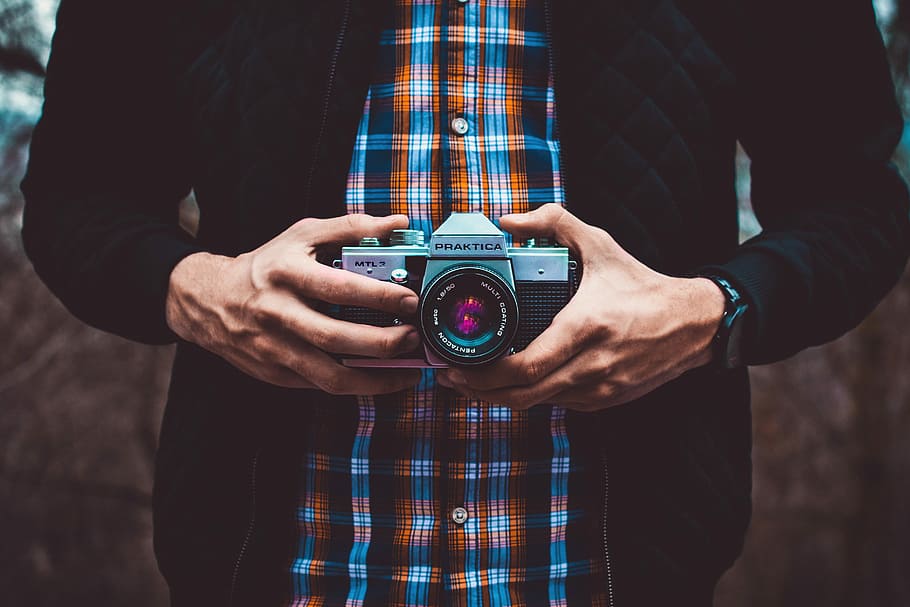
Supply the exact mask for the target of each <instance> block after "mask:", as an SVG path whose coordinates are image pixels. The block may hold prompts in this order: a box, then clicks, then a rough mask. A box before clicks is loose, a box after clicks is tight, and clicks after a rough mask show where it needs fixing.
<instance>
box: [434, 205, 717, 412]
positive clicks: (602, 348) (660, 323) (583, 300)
mask: <svg viewBox="0 0 910 607" xmlns="http://www.w3.org/2000/svg"><path fill="white" fill-rule="evenodd" d="M500 227H501V228H502V229H503V230H505V231H507V232H510V233H512V234H513V235H514V236H515V238H529V237H532V236H549V237H552V238H555V240H556V241H557V242H559V243H560V244H562V245H564V246H567V247H568V248H569V249H570V250H571V251H572V253H573V254H574V255H575V256H576V257H577V258H578V259H579V260H580V262H581V264H582V280H581V284H580V286H579V289H578V292H577V293H576V294H575V296H574V297H573V298H572V299H571V300H570V301H569V303H568V304H567V305H566V307H565V308H563V309H562V310H561V311H560V312H559V314H557V315H556V318H554V319H553V323H552V324H551V325H550V326H549V328H547V329H546V330H545V331H544V332H543V333H541V334H540V335H539V336H538V337H537V338H536V339H535V340H534V341H533V342H531V343H530V344H529V345H528V347H527V348H526V349H524V350H523V351H521V352H518V353H517V354H514V355H512V356H507V357H505V358H502V359H500V360H498V361H496V362H495V363H492V364H490V365H487V366H483V367H479V368H464V367H461V368H457V369H456V368H451V369H445V370H443V371H441V372H440V373H439V375H438V378H439V382H440V383H442V384H443V385H445V386H448V387H451V388H453V389H455V390H457V391H458V392H460V393H461V394H463V395H465V396H469V397H471V398H477V399H480V400H483V401H487V402H491V403H497V404H503V405H507V406H510V407H513V408H516V409H527V408H530V407H532V406H534V405H536V404H539V403H544V402H546V403H553V404H560V405H563V406H566V407H570V408H573V409H579V410H583V411H595V410H598V409H604V408H606V407H611V406H613V405H619V404H622V403H626V402H629V401H631V400H634V399H636V398H639V397H641V396H644V395H645V394H647V393H648V392H650V391H652V390H654V389H655V388H657V387H658V386H661V385H662V384H664V383H666V382H668V381H670V380H672V379H674V378H676V377H678V376H680V375H682V374H683V373H684V372H686V371H688V370H689V369H693V368H695V367H698V366H702V365H705V364H707V363H708V362H710V360H711V347H710V346H711V341H712V339H713V337H714V335H715V333H716V332H717V328H718V325H719V323H720V320H721V318H722V317H723V312H724V296H723V294H722V293H721V290H720V288H718V287H717V285H715V284H714V283H713V282H712V281H711V280H708V279H706V278H676V277H672V276H666V275H664V274H660V273H659V272H655V271H654V270H652V269H650V268H648V267H647V266H645V265H644V264H642V263H641V262H639V261H638V260H637V259H635V258H634V257H632V256H631V255H630V254H629V253H627V252H626V251H625V250H623V249H622V247H620V246H619V245H618V244H617V243H616V241H614V240H613V238H612V237H610V235H609V234H608V233H607V232H605V231H604V230H601V229H600V228H596V227H594V226H590V225H588V224H586V223H584V222H582V221H581V220H580V219H578V218H577V217H575V216H574V215H572V214H571V213H569V212H568V211H566V210H565V209H564V208H563V207H562V206H560V205H557V204H548V205H544V206H542V207H540V208H539V209H537V210H534V211H531V212H530V213H523V214H517V215H504V216H503V217H502V218H500Z"/></svg>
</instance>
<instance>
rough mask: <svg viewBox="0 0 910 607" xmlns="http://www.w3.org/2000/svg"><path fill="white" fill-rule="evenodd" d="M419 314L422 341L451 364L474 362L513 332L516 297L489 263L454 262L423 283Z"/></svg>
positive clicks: (499, 348) (497, 349) (500, 347)
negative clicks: (485, 264) (477, 264)
mask: <svg viewBox="0 0 910 607" xmlns="http://www.w3.org/2000/svg"><path fill="white" fill-rule="evenodd" d="M419 319H420V323H419V324H420V330H421V332H422V333H423V338H424V341H425V342H426V344H427V345H428V346H429V347H430V348H431V349H432V350H433V352H435V353H436V354H437V355H438V356H440V357H441V358H442V359H444V360H445V361H447V362H450V363H452V364H455V365H479V364H482V363H485V362H489V361H491V360H493V359H495V358H498V357H499V356H501V355H502V354H504V353H505V352H506V351H508V349H509V347H510V346H511V344H512V341H513V339H514V337H515V334H516V333H517V332H518V300H517V297H516V295H515V291H514V289H513V288H512V287H511V286H510V285H509V283H508V282H506V281H505V280H504V279H503V278H502V277H501V276H499V275H498V274H496V273H495V272H493V271H491V270H489V269H488V268H484V267H480V266H476V265H469V266H455V267H452V268H449V269H448V270H446V271H444V272H442V273H440V274H439V275H438V276H436V277H435V278H434V279H433V280H432V282H430V284H429V285H427V288H426V289H425V290H424V292H423V293H422V295H421V301H420V314H419Z"/></svg>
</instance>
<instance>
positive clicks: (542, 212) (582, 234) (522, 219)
mask: <svg viewBox="0 0 910 607" xmlns="http://www.w3.org/2000/svg"><path fill="white" fill-rule="evenodd" d="M499 226H500V227H501V228H502V229H503V230H505V231H506V232H509V233H510V234H512V236H513V237H515V238H518V239H523V238H531V237H534V236H547V237H551V238H554V239H555V240H556V241H557V242H559V243H560V244H562V245H564V246H566V247H569V248H570V249H572V250H573V251H578V250H579V249H580V248H581V245H582V243H583V242H584V241H585V239H586V238H589V230H590V229H591V226H589V225H588V224H586V223H584V222H583V221H582V220H580V219H578V218H577V217H575V216H574V215H572V214H571V213H569V212H568V211H567V210H566V209H565V208H564V207H563V206H562V205H560V204H557V203H550V204H545V205H542V206H540V207H538V208H537V209H534V210H533V211H530V212H528V213H516V214H512V215H503V216H502V217H500V218H499Z"/></svg>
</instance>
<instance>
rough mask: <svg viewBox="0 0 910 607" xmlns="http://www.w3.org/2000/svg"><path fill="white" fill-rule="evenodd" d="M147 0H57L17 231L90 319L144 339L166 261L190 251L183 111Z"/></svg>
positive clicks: (163, 292) (165, 40)
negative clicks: (181, 216) (181, 218)
mask: <svg viewBox="0 0 910 607" xmlns="http://www.w3.org/2000/svg"><path fill="white" fill-rule="evenodd" d="M167 13H168V11H167V10H165V9H164V7H163V6H161V5H159V4H158V3H149V2H133V1H124V0H62V2H61V4H60V8H59V11H58V14H57V29H56V32H55V34H54V38H53V42H52V47H51V55H50V59H49V62H48V67H47V77H46V80H45V85H44V106H43V111H42V115H41V117H40V119H39V121H38V124H37V126H36V127H35V130H34V133H33V136H32V142H31V148H30V156H29V163H28V169H27V172H26V176H25V179H24V180H23V182H22V184H21V188H22V191H23V194H24V196H25V211H24V225H23V230H22V236H23V241H24V243H25V249H26V253H27V254H28V256H29V257H30V259H31V260H32V263H33V264H34V267H35V269H36V271H37V272H38V274H39V275H40V276H41V278H42V279H43V280H44V282H45V283H46V284H47V285H48V287H49V288H50V289H51V290H52V291H53V292H54V293H55V294H56V295H57V297H59V298H60V300H61V301H63V303H64V304H65V305H66V306H67V307H68V308H69V309H70V311H72V312H73V314H75V315H76V316H78V317H79V318H81V319H82V320H84V321H85V322H87V323H89V324H91V325H94V326H95V327H98V328H101V329H104V330H106V331H110V332H113V333H116V334H119V335H121V336H124V337H127V338H130V339H134V340H137V341H142V342H146V343H167V342H169V341H173V340H174V339H176V336H175V335H174V334H173V333H172V332H171V331H170V329H169V328H168V326H167V323H166V321H165V301H166V297H167V290H168V282H169V278H170V273H171V270H172V269H173V267H174V266H175V265H176V264H177V262H179V261H180V260H181V259H182V258H184V257H185V256H187V255H189V254H190V253H194V252H197V251H199V250H201V247H200V246H198V244H196V243H195V242H194V240H193V239H192V238H191V237H190V236H189V235H188V234H186V233H185V232H184V231H183V230H181V229H180V228H179V227H178V204H179V202H180V201H181V200H182V199H183V198H184V197H185V196H186V195H187V194H188V193H189V192H190V190H191V180H190V168H189V167H190V154H189V149H188V141H187V140H186V139H185V134H186V128H185V127H186V124H187V120H186V118H185V116H183V115H182V113H181V111H180V109H179V104H178V102H177V99H176V98H177V94H176V86H175V85H176V82H175V80H176V79H175V77H174V74H173V71H172V69H171V64H170V61H169V59H168V57H170V56H171V54H169V53H168V48H167V45H168V44H169V38H170V37H169V36H168V32H167V27H166V17H164V15H166V14H167Z"/></svg>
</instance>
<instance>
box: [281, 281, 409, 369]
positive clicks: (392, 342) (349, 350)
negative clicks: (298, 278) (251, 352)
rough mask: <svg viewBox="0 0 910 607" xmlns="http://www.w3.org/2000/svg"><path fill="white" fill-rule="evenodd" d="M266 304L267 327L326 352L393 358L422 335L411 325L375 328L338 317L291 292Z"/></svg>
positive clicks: (407, 350) (406, 349) (407, 349)
mask: <svg viewBox="0 0 910 607" xmlns="http://www.w3.org/2000/svg"><path fill="white" fill-rule="evenodd" d="M267 305H268V308H269V310H270V314H271V315H270V316H267V317H265V319H264V322H263V324H264V325H265V326H267V327H268V326H277V327H280V328H281V330H284V331H288V332H290V333H292V334H293V335H295V336H298V337H300V338H302V339H304V340H305V341H306V342H307V343H309V344H310V345H312V346H315V347H317V348H319V349H320V350H322V351H323V352H331V353H335V354H352V355H356V356H371V357H374V358H393V357H395V356H397V355H399V354H402V353H404V352H410V351H412V350H414V349H415V348H417V346H419V345H420V335H419V334H418V333H417V329H416V328H414V327H412V326H410V325H401V326H397V327H375V326H372V325H365V324H358V323H352V322H347V321H344V320H339V319H337V318H332V317H331V316H326V315H325V314H322V313H320V312H317V311H316V310H314V309H312V308H310V307H308V306H305V305H302V304H301V303H300V301H298V300H297V299H296V298H295V297H294V296H293V295H291V294H290V293H288V294H287V295H282V296H278V295H276V296H275V299H274V300H273V301H270V302H269V303H268V304H267Z"/></svg>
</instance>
